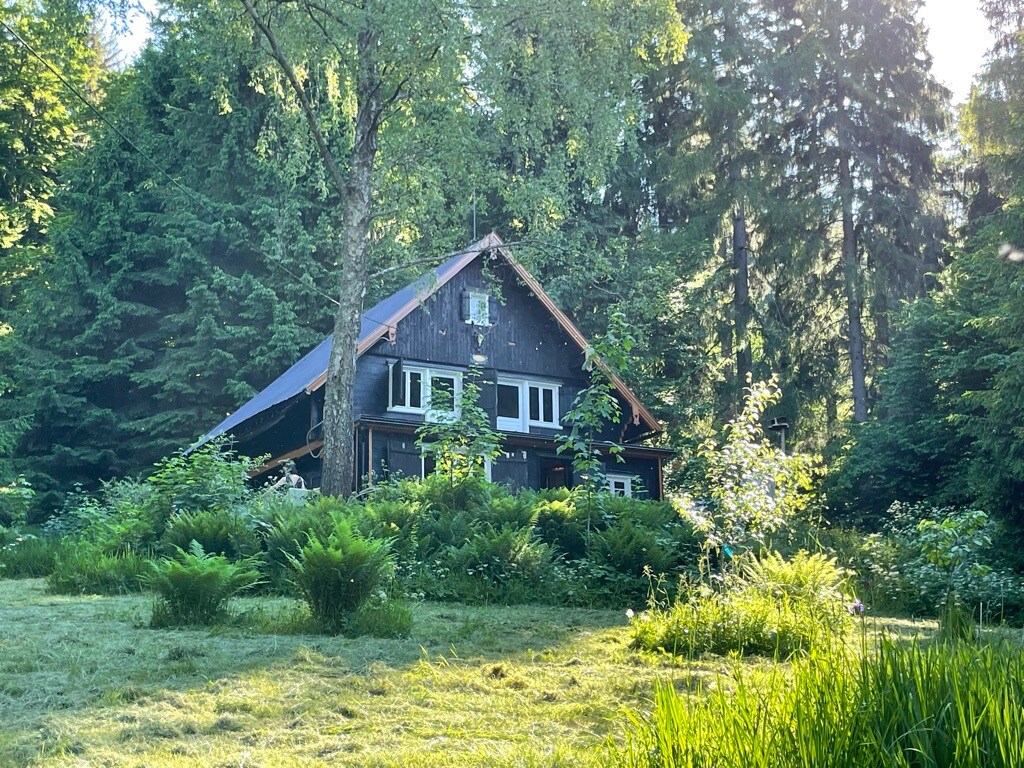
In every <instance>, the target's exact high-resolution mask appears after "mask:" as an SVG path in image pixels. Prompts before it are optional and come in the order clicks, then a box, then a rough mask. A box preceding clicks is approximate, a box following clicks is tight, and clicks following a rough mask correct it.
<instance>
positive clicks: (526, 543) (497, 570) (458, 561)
mask: <svg viewBox="0 0 1024 768" xmlns="http://www.w3.org/2000/svg"><path fill="white" fill-rule="evenodd" d="M443 562H444V568H445V572H444V573H443V574H439V575H440V576H441V578H442V579H443V581H442V583H440V584H438V587H440V588H441V589H442V590H444V591H445V592H447V593H448V594H449V595H451V596H452V597H453V598H455V599H459V600H465V601H466V602H472V603H478V602H482V603H499V604H505V603H519V602H529V600H530V598H531V597H533V596H535V595H538V594H543V595H545V597H547V598H548V599H549V600H550V599H551V598H552V597H555V596H556V595H557V589H558V586H559V583H560V582H561V581H562V580H563V578H564V577H563V576H562V573H561V572H560V571H559V569H558V568H557V555H556V554H555V553H554V552H553V551H552V549H551V548H550V547H549V546H548V545H547V544H544V543H542V542H539V541H537V540H535V539H534V537H533V532H532V531H531V529H529V528H515V527H513V526H511V525H509V524H507V523H506V524H505V525H502V526H501V527H499V528H489V527H484V528H483V529H482V530H479V531H478V532H476V533H474V534H473V535H472V536H471V537H470V538H469V540H468V541H466V542H465V543H464V544H462V545H461V546H454V545H453V546H450V547H449V548H448V550H447V552H445V557H444V561H443Z"/></svg>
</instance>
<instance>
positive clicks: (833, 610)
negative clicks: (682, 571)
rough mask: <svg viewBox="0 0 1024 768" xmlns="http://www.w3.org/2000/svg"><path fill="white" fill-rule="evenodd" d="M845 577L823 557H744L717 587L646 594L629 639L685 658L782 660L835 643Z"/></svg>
mask: <svg viewBox="0 0 1024 768" xmlns="http://www.w3.org/2000/svg"><path fill="white" fill-rule="evenodd" d="M846 578H847V574H846V572H845V571H844V570H843V569H841V568H839V567H838V565H837V564H836V562H835V560H830V559H828V558H826V557H824V556H822V555H816V554H815V555H812V554H808V553H807V552H798V553H797V554H795V555H794V556H793V557H792V558H790V559H788V560H787V559H785V558H783V557H782V556H781V555H778V554H765V555H763V556H761V557H760V558H759V559H756V560H750V561H747V562H745V563H743V564H742V565H741V566H740V568H739V570H738V572H737V573H733V574H729V575H728V576H727V577H726V578H725V580H724V581H723V583H721V584H720V585H719V587H718V589H712V588H711V587H710V586H709V585H708V584H706V583H703V582H701V583H698V584H695V585H692V586H691V588H690V589H689V590H687V591H684V592H683V593H681V594H680V595H679V596H678V597H677V598H676V600H675V601H674V602H667V601H666V600H660V601H659V600H658V599H656V598H657V596H656V595H653V596H652V599H651V602H650V606H649V608H648V610H646V611H644V612H643V613H641V614H640V615H639V616H637V617H636V618H635V619H634V620H633V622H632V632H633V645H634V647H636V648H644V649H646V650H661V651H667V652H669V653H672V654H676V655H679V656H686V657H688V658H694V657H696V656H699V655H701V654H703V653H715V654H720V655H726V654H728V653H733V652H735V653H740V654H756V655H761V656H768V657H773V658H788V657H790V656H792V655H793V654H795V653H798V652H803V651H807V650H810V649H812V648H819V647H823V646H827V645H831V644H833V643H839V644H842V642H844V640H843V638H844V637H845V635H846V633H847V632H848V631H849V630H850V628H851V626H852V620H851V616H850V611H849V609H848V606H847V605H846V603H847V601H848V599H849V598H847V597H846V596H845V595H844V588H845V583H846Z"/></svg>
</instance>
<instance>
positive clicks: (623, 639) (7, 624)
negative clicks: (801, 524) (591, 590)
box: [0, 580, 718, 767]
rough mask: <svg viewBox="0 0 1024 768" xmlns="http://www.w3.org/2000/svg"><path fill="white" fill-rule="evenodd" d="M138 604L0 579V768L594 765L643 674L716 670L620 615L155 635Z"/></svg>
mask: <svg viewBox="0 0 1024 768" xmlns="http://www.w3.org/2000/svg"><path fill="white" fill-rule="evenodd" d="M290 606H291V603H290V602H289V601H286V600H271V599H267V598H254V599H248V600H241V601H238V603H237V604H236V606H235V608H236V610H242V611H250V612H263V613H265V612H267V611H270V612H273V611H287V610H289V609H290ZM149 612H150V598H147V597H139V596H132V597H89V596H86V597H57V596H53V595H48V594H47V593H46V592H45V590H44V585H43V582H42V581H39V580H18V581H0V766H22V765H44V766H76V765H89V766H94V765H95V766H160V767H163V766H299V765H301V766H328V765H330V766H335V765H352V766H439V765H446V766H447V765H466V766H469V765H473V766H478V765H479V766H560V765H601V764H602V763H603V758H604V754H603V752H602V745H603V743H604V741H605V739H606V738H607V737H608V735H609V734H615V733H618V732H619V728H620V724H621V720H622V719H621V717H620V715H621V713H622V710H623V709H624V708H627V707H638V706H643V705H644V703H645V702H646V701H647V700H649V698H650V695H651V691H652V688H653V683H654V681H655V679H657V678H666V677H668V676H674V677H675V678H676V679H677V680H678V681H679V682H680V684H683V685H686V684H687V681H688V680H689V679H690V678H693V677H695V676H701V675H707V674H710V673H712V672H714V671H715V670H716V668H717V666H718V665H717V663H714V662H712V663H707V664H704V663H699V664H687V665H685V666H679V665H672V664H671V663H670V662H669V661H668V660H666V659H662V658H658V657H656V656H651V655H641V654H638V653H636V652H634V651H631V650H630V649H629V648H628V642H629V637H628V629H627V627H626V617H625V615H624V613H623V612H608V611H586V610H571V609H560V608H543V607H516V608H488V607H483V608H479V607H465V606H457V605H441V604H423V605H419V606H417V607H416V609H415V625H414V628H413V632H412V636H411V637H410V638H409V639H405V640H379V639H373V638H360V639H354V640H353V639H343V638H334V637H320V636H300V635H267V634H257V633H254V632H252V631H247V630H244V629H235V628H221V629H217V630H214V631H203V630H153V629H149V628H147V627H146V623H147V621H148V618H149Z"/></svg>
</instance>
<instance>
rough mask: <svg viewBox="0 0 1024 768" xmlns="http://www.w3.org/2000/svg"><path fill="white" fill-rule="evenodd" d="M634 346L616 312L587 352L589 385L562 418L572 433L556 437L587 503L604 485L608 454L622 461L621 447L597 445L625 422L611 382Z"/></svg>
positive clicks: (624, 366) (624, 323)
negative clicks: (612, 426)
mask: <svg viewBox="0 0 1024 768" xmlns="http://www.w3.org/2000/svg"><path fill="white" fill-rule="evenodd" d="M635 346H636V339H634V338H633V336H632V334H631V333H630V331H629V325H628V323H627V322H626V318H625V316H624V315H623V314H622V313H621V312H613V313H612V315H611V317H610V318H609V321H608V330H607V331H606V332H605V333H604V335H603V336H602V337H601V338H600V339H598V340H597V341H596V342H595V344H594V346H593V347H591V348H589V349H587V350H586V353H585V356H584V362H583V368H584V370H586V371H589V373H590V385H589V386H588V387H585V388H584V389H583V390H581V391H580V393H579V394H578V395H577V396H576V400H575V401H574V402H573V404H572V408H571V409H570V410H569V412H568V413H567V414H566V415H565V418H564V419H563V421H564V422H565V423H566V424H568V426H569V432H567V433H564V434H561V435H559V436H558V437H557V438H556V442H557V443H558V452H559V453H568V454H569V455H570V456H571V457H572V468H573V471H574V472H575V473H576V474H577V475H578V476H579V478H580V484H581V485H582V486H583V487H584V489H585V490H586V492H587V498H588V500H589V499H590V498H591V496H592V495H593V493H594V492H595V491H596V490H597V489H598V488H600V487H602V486H603V484H604V465H605V459H604V456H605V454H606V453H607V455H608V456H612V457H615V459H616V460H617V461H622V456H621V454H622V447H621V446H619V445H615V444H611V445H609V446H605V447H604V450H603V451H602V450H601V449H600V448H599V447H598V446H597V442H598V440H599V438H600V437H601V436H602V435H603V434H604V433H605V432H606V431H607V430H608V427H609V425H614V424H618V423H619V422H620V421H621V420H622V407H621V406H620V405H619V399H618V397H617V396H616V390H615V385H614V383H613V381H612V379H613V377H616V376H620V375H621V374H622V372H623V371H624V370H625V369H626V367H627V366H628V365H629V353H630V352H631V351H632V349H633V347H635Z"/></svg>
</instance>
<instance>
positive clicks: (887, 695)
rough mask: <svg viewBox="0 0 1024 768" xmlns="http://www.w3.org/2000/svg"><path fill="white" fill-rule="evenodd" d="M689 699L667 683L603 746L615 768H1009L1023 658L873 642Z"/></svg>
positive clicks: (1022, 727) (1023, 725) (966, 647)
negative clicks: (621, 738)
mask: <svg viewBox="0 0 1024 768" xmlns="http://www.w3.org/2000/svg"><path fill="white" fill-rule="evenodd" d="M694 694H695V695H690V694H687V693H679V692H678V691H677V690H676V688H674V687H673V686H672V685H671V684H669V683H662V684H660V685H659V686H658V687H657V689H656V692H655V697H654V709H653V712H651V713H650V714H649V715H634V716H633V717H632V718H631V724H630V729H629V732H628V738H627V739H626V742H625V745H624V746H623V747H621V748H619V747H613V752H614V753H615V759H616V763H617V764H618V765H619V766H621V768H698V766H715V767H716V768H797V767H798V766H799V767H801V768H803V767H804V766H815V768H847V767H849V768H925V767H926V766H928V767H929V768H954V767H958V768H964V767H965V766H966V767H970V768H982V766H984V767H985V768H1018V767H1019V766H1021V765H1024V709H1022V708H1021V706H1020V701H1021V700H1022V697H1024V655H1022V653H1021V650H1020V646H1019V644H1017V643H1012V644H982V645H974V644H968V643H955V644H945V643H933V644H929V645H923V644H921V643H919V642H908V641H899V640H894V639H883V640H882V641H881V642H880V643H879V644H878V647H877V648H875V649H872V648H868V647H866V646H865V647H864V648H862V649H861V650H860V651H859V652H858V651H856V650H851V649H850V648H848V647H846V646H843V645H834V646H832V647H829V648H823V649H820V650H818V651H815V652H812V653H811V654H810V655H809V656H807V657H806V658H802V659H798V660H796V661H795V662H794V663H793V665H792V668H791V669H786V668H784V667H778V666H774V667H771V668H767V669H765V668H761V669H751V668H747V669H740V668H737V669H735V670H734V671H733V672H732V673H731V674H729V675H727V676H722V677H716V678H714V679H713V681H711V682H709V683H707V684H704V685H702V686H701V687H700V690H698V691H696V692H694Z"/></svg>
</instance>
